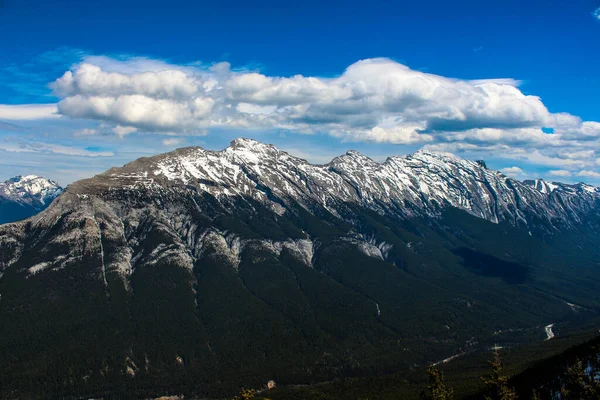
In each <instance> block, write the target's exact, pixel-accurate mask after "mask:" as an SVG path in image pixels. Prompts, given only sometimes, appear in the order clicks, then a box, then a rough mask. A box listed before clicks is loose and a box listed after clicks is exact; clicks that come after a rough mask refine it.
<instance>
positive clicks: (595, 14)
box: [592, 7, 600, 21]
mask: <svg viewBox="0 0 600 400" xmlns="http://www.w3.org/2000/svg"><path fill="white" fill-rule="evenodd" d="M592 16H593V17H594V18H596V19H597V20H598V21H600V7H598V8H596V9H595V10H594V11H593V12H592Z"/></svg>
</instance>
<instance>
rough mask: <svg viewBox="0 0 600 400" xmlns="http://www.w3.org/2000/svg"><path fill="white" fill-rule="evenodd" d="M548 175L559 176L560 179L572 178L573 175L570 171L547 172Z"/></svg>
mask: <svg viewBox="0 0 600 400" xmlns="http://www.w3.org/2000/svg"><path fill="white" fill-rule="evenodd" d="M548 174H550V175H551V176H560V177H569V176H573V173H572V172H571V171H567V170H565V169H556V170H552V171H548Z"/></svg>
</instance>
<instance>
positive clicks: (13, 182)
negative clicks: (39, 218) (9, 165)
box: [0, 175, 62, 205]
mask: <svg viewBox="0 0 600 400" xmlns="http://www.w3.org/2000/svg"><path fill="white" fill-rule="evenodd" d="M61 192H62V188H61V187H60V186H59V185H58V183H56V182H54V181H51V180H49V179H46V178H42V177H40V176H37V175H25V176H16V177H14V178H11V179H8V180H7V181H5V182H4V183H0V196H3V197H5V198H8V199H13V200H20V201H22V202H24V203H28V204H33V203H35V202H39V203H41V204H42V205H45V204H47V203H49V202H51V201H52V200H54V198H56V196H58V195H59V194H60V193H61Z"/></svg>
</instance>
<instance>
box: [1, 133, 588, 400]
mask: <svg viewBox="0 0 600 400" xmlns="http://www.w3.org/2000/svg"><path fill="white" fill-rule="evenodd" d="M599 199H600V193H599V192H598V190H597V189H596V188H594V187H591V186H588V185H585V184H577V185H565V184H559V183H548V182H541V181H533V182H519V181H516V180H514V179H511V178H507V177H506V176H504V175H502V174H501V173H499V172H497V171H493V170H490V169H488V168H487V167H486V166H485V163H483V162H478V161H468V160H463V159H460V158H458V157H456V156H453V155H450V154H442V153H432V152H426V151H420V152H417V153H415V154H413V155H409V156H406V157H391V158H389V159H387V160H386V161H384V162H382V163H378V162H375V161H373V160H371V159H369V158H367V157H365V156H363V155H360V154H358V153H356V152H348V153H347V154H346V155H343V156H340V157H337V158H335V159H334V160H332V162H331V163H329V164H325V165H312V164H309V163H308V162H306V161H304V160H301V159H298V158H295V157H293V156H291V155H289V154H288V153H286V152H283V151H280V150H278V149H276V148H275V147H273V146H270V145H265V144H262V143H259V142H256V141H252V140H247V139H237V140H235V141H234V142H232V144H231V146H229V147H228V148H227V149H225V150H223V151H220V152H215V151H207V150H204V149H201V148H198V147H195V148H184V149H179V150H176V151H174V152H171V153H166V154H161V155H158V156H155V157H151V158H142V159H139V160H136V161H134V162H132V163H130V164H127V165H125V166H124V167H122V168H113V169H111V170H109V171H107V172H105V173H103V174H100V175H97V176H95V177H93V178H91V179H87V180H82V181H79V182H76V183H73V184H71V185H69V187H68V188H67V189H66V190H65V191H64V193H62V194H61V195H60V196H59V197H58V198H57V199H56V200H55V201H54V202H53V203H52V204H51V205H50V206H49V207H48V208H47V209H45V210H44V211H42V212H41V213H40V214H38V215H36V216H34V217H31V218H29V219H27V220H25V221H20V222H16V223H11V224H6V225H2V226H0V296H1V297H0V319H1V320H2V321H3V324H1V325H0V363H1V365H3V368H2V371H1V372H0V387H1V390H2V391H3V392H2V395H3V397H7V396H9V397H10V396H15V395H23V396H31V397H35V396H38V397H45V396H48V395H50V394H51V395H52V396H53V397H55V396H67V397H68V396H74V397H75V396H82V395H86V396H105V397H106V396H110V395H111V394H114V393H130V394H131V395H132V396H150V395H155V394H157V393H186V394H201V395H206V396H214V397H218V396H230V395H232V394H234V393H237V392H238V391H239V388H240V387H241V386H246V387H260V386H261V385H264V384H265V382H267V381H268V380H270V379H275V380H276V381H277V382H278V383H280V384H297V383H311V382H320V381H326V380H331V379H335V378H340V377H349V376H367V375H376V374H385V373H389V372H391V371H399V370H410V369H414V368H425V367H426V366H427V365H429V364H431V363H433V362H436V361H439V360H443V359H446V358H449V357H452V356H453V355H457V354H462V353H465V352H475V351H479V350H487V349H488V348H489V346H491V345H493V344H499V345H504V346H512V345H515V344H518V343H527V342H535V341H542V340H544V339H546V338H547V337H548V336H547V329H545V328H547V327H548V325H550V324H554V325H553V328H552V329H553V331H552V334H554V335H560V334H561V329H574V328H576V327H577V326H579V325H583V324H589V323H590V321H594V320H595V319H596V318H597V317H598V314H597V313H598V310H599V309H600V296H599V294H598V290H597V288H598V284H599V282H600V272H599V270H598V261H597V260H598V256H599V255H600V254H599V253H600V249H599V248H598V246H597V243H599V241H598V239H599V236H598V232H599V230H598V226H599V220H600V219H599V217H600V212H599V211H600V209H599V208H598V200H599ZM42 390H43V392H42Z"/></svg>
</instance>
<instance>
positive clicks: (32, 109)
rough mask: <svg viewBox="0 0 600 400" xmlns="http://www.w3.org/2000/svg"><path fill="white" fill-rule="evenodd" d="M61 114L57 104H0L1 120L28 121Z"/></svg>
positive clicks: (55, 116)
mask: <svg viewBox="0 0 600 400" xmlns="http://www.w3.org/2000/svg"><path fill="white" fill-rule="evenodd" d="M59 116H60V115H59V114H58V110H57V108H56V104H19V105H12V104H0V120H1V119H4V120H15V121H27V120H37V119H47V118H57V117H59Z"/></svg>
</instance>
